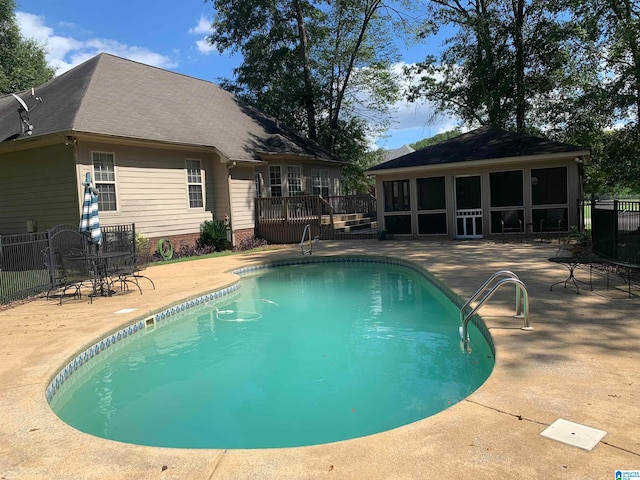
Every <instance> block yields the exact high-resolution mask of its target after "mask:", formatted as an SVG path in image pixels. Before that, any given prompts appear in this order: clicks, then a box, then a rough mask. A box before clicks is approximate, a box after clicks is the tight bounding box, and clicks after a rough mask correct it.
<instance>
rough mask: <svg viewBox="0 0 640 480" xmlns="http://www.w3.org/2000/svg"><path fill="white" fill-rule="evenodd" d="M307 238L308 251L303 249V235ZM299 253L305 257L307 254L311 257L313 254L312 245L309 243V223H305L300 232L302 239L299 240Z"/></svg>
mask: <svg viewBox="0 0 640 480" xmlns="http://www.w3.org/2000/svg"><path fill="white" fill-rule="evenodd" d="M307 233H308V236H309V249H308V250H305V249H304V237H305V235H307ZM300 252H301V253H302V255H306V254H307V253H308V254H309V255H311V253H312V252H313V243H311V225H310V224H309V223H307V224H306V225H305V226H304V231H303V232H302V238H301V239H300Z"/></svg>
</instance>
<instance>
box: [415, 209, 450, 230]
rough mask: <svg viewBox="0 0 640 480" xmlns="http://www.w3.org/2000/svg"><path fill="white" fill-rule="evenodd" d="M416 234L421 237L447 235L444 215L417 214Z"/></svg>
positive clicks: (445, 215)
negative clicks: (421, 235)
mask: <svg viewBox="0 0 640 480" xmlns="http://www.w3.org/2000/svg"><path fill="white" fill-rule="evenodd" d="M418 233H420V234H423V235H443V234H446V233H447V214H446V213H421V214H418Z"/></svg>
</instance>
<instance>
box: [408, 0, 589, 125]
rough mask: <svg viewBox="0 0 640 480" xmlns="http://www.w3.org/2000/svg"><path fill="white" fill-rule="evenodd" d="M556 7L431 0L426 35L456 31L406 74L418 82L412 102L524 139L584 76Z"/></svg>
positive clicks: (526, 1)
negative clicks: (438, 50)
mask: <svg viewBox="0 0 640 480" xmlns="http://www.w3.org/2000/svg"><path fill="white" fill-rule="evenodd" d="M567 12H568V7H567V5H565V4H564V3H563V2H562V1H561V0H554V1H547V0H472V1H470V2H465V3H464V4H463V3H462V2H458V1H456V0H432V1H431V2H430V6H429V9H428V18H429V20H428V22H427V23H426V25H425V32H426V34H430V33H433V32H437V30H438V28H439V27H440V26H442V25H450V26H454V27H456V28H457V33H456V34H455V35H454V36H453V37H452V38H450V39H448V41H447V42H446V45H447V47H446V48H445V50H444V51H443V53H442V54H441V56H440V57H439V58H436V57H428V58H427V59H426V60H425V61H424V62H422V63H420V64H418V65H417V66H416V67H415V68H413V69H411V70H410V71H409V72H408V73H410V74H411V75H413V76H417V77H418V82H417V83H416V84H414V85H413V87H412V88H411V89H410V92H409V93H410V98H412V99H415V98H418V97H424V98H426V99H428V100H431V101H433V102H435V104H436V106H437V107H438V109H439V111H442V112H447V113H449V114H453V115H454V116H457V117H459V118H461V119H462V120H463V121H465V122H466V123H467V124H470V125H492V126H496V127H501V128H507V129H513V130H516V131H520V132H525V131H529V130H531V129H532V128H535V127H538V126H539V125H540V124H542V123H543V122H548V121H554V120H556V119H554V118H549V116H550V114H551V113H553V112H554V111H555V110H552V109H549V108H548V105H549V104H553V103H554V102H556V100H557V98H558V97H559V96H567V95H569V93H571V94H572V95H573V93H572V92H573V91H574V90H575V84H576V81H577V78H578V76H577V75H576V72H578V71H580V70H581V69H582V68H585V67H586V66H585V64H584V61H583V58H582V57H578V58H574V56H575V51H574V50H573V49H572V48H571V46H572V45H573V43H575V42H576V39H577V38H578V36H579V33H580V32H579V30H578V29H577V26H576V24H575V23H574V22H573V21H572V18H570V16H569V15H568V13H567Z"/></svg>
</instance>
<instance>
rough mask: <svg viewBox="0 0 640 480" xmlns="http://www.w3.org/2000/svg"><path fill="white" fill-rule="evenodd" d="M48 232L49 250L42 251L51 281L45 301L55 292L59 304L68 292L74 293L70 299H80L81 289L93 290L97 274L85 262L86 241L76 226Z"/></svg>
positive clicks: (58, 227)
mask: <svg viewBox="0 0 640 480" xmlns="http://www.w3.org/2000/svg"><path fill="white" fill-rule="evenodd" d="M51 232H53V233H52V234H51V236H50V237H49V247H47V248H46V249H45V250H44V251H43V255H44V256H45V264H46V265H47V268H48V269H49V278H50V282H51V285H50V288H49V290H48V291H47V295H46V296H47V299H48V298H49V297H51V296H52V295H53V292H56V291H57V292H58V294H59V295H60V304H62V299H63V298H64V296H65V295H66V292H67V290H69V289H71V290H73V296H74V297H76V298H81V296H82V295H81V291H80V289H81V287H83V286H85V285H87V284H89V285H91V286H92V287H93V285H94V282H95V275H96V272H95V271H93V269H92V268H91V265H90V262H89V261H88V259H87V239H86V237H85V236H84V235H82V234H81V233H80V232H79V231H78V227H77V226H75V225H67V224H63V225H57V226H56V227H54V228H53V229H52V230H51Z"/></svg>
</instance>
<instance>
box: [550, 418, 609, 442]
mask: <svg viewBox="0 0 640 480" xmlns="http://www.w3.org/2000/svg"><path fill="white" fill-rule="evenodd" d="M606 434H607V432H605V431H602V430H598V429H596V428H591V427H587V426H585V425H580V424H579V423H573V422H569V421H568V420H563V419H562V418H559V419H558V420H556V421H555V422H553V423H552V424H551V425H549V426H548V427H547V428H546V429H544V431H542V432H541V433H540V435H542V436H543V437H547V438H550V439H551V440H557V441H558V442H562V443H566V444H568V445H573V446H574V447H579V448H582V449H584V450H591V449H592V448H593V447H595V446H596V445H597V444H598V442H599V441H600V440H602V438H603V437H604V436H605V435H606Z"/></svg>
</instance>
